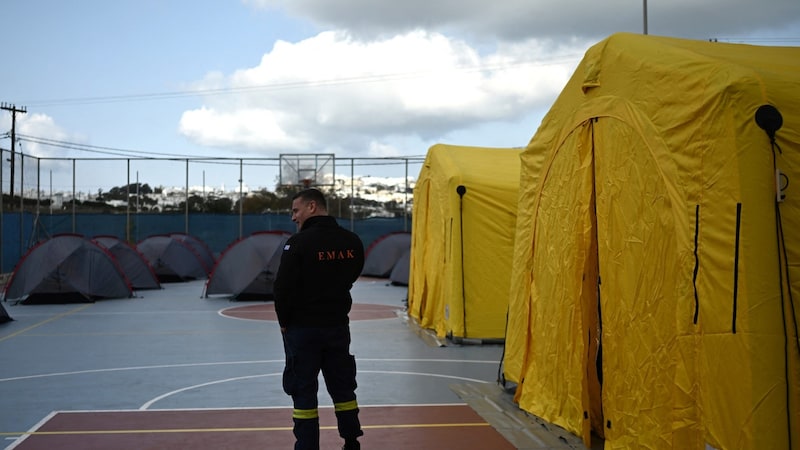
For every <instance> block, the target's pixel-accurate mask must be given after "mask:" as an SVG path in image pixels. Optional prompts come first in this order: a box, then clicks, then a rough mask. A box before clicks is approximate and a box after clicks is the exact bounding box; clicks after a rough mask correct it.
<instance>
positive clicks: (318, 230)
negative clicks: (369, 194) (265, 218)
mask: <svg viewBox="0 0 800 450" xmlns="http://www.w3.org/2000/svg"><path fill="white" fill-rule="evenodd" d="M363 268H364V244H363V243H362V242H361V239H360V238H359V237H358V235H356V234H355V233H352V232H350V231H348V230H346V229H344V228H342V227H341V226H339V224H338V223H337V222H336V219H335V218H333V217H331V216H314V217H309V218H308V219H306V221H305V222H303V227H302V228H301V229H300V231H299V232H298V233H296V234H294V235H293V236H292V237H290V238H289V240H288V241H286V245H285V246H284V247H283V254H282V255H281V265H280V267H279V268H278V274H277V276H276V277H275V284H274V297H275V311H276V312H277V314H278V322H279V323H280V325H281V327H291V326H297V327H332V326H339V325H347V324H348V323H349V320H348V316H347V315H348V313H349V312H350V307H351V306H352V304H353V300H352V297H350V288H352V287H353V283H354V282H355V281H356V280H357V279H358V277H359V275H361V270H362V269H363Z"/></svg>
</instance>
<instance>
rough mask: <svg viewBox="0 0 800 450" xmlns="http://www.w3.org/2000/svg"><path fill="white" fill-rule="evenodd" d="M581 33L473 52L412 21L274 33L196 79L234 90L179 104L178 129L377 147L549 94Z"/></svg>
mask: <svg viewBox="0 0 800 450" xmlns="http://www.w3.org/2000/svg"><path fill="white" fill-rule="evenodd" d="M587 45H588V44H587V43H575V44H572V45H567V46H564V47H561V48H556V49H554V48H552V47H550V46H546V45H542V44H541V43H539V42H537V41H534V40H529V41H524V42H519V43H515V44H505V45H498V46H497V47H496V48H495V49H494V50H493V51H492V52H489V53H487V54H483V55H482V54H481V53H480V52H479V51H478V50H477V49H476V48H474V47H472V46H470V45H469V44H468V43H466V42H465V41H462V40H458V39H453V38H449V37H447V36H444V35H442V34H438V33H428V32H424V31H421V30H416V31H413V32H409V33H406V34H403V35H398V36H394V37H391V38H386V39H380V40H375V41H359V40H355V39H353V38H352V37H351V36H350V35H349V34H347V33H343V32H323V33H320V34H319V35H317V36H314V37H312V38H309V39H306V40H303V41H300V42H298V43H289V42H284V41H279V42H278V43H276V44H275V46H274V47H273V49H272V51H271V52H269V53H267V54H265V55H264V56H263V57H262V59H261V62H260V64H259V65H258V66H256V67H252V68H248V69H242V70H239V71H236V72H234V73H232V74H231V75H229V76H227V77H226V79H225V80H224V81H221V80H220V77H219V75H217V74H215V75H209V76H207V77H206V79H205V80H203V81H201V82H198V83H197V85H198V86H199V87H201V88H204V89H212V88H213V89H217V88H219V87H220V83H221V84H222V85H224V86H226V87H227V88H229V89H230V90H231V91H232V92H234V94H233V95H226V96H209V97H208V98H207V99H206V102H207V106H204V107H202V108H199V109H195V110H191V111H187V112H185V113H184V114H183V117H182V118H181V123H180V132H181V133H182V134H183V135H185V136H186V137H188V138H189V139H191V140H192V141H194V142H196V143H198V144H201V145H209V146H224V147H246V148H250V149H258V150H261V151H264V152H269V153H280V152H286V151H287V150H289V151H318V152H324V151H335V150H337V149H346V150H347V153H349V154H352V153H361V154H364V153H374V152H377V153H381V154H382V153H385V150H376V147H375V146H374V142H378V141H381V140H382V139H383V142H384V143H383V144H381V148H384V147H383V146H389V147H391V146H392V145H394V144H392V143H388V142H386V141H385V139H386V136H395V137H396V138H397V139H398V140H402V139H409V138H416V139H421V140H428V141H429V140H435V139H439V138H441V137H442V136H445V135H447V134H448V133H451V132H453V131H457V130H460V129H465V128H468V127H470V126H473V125H475V124H482V123H487V122H492V121H499V122H503V121H513V120H516V119H517V118H519V117H520V116H521V115H524V114H526V113H528V112H529V111H531V110H532V109H540V108H542V107H545V106H549V104H550V103H551V102H552V100H553V99H554V98H555V96H556V95H557V94H558V92H559V91H560V90H561V88H562V87H563V85H564V83H565V82H566V80H567V79H568V78H569V76H570V75H571V72H572V69H573V67H574V66H575V64H577V62H578V60H579V59H580V57H581V56H582V55H583V52H584V50H585V48H586V47H587ZM554 50H555V51H556V52H557V53H556V54H553V53H551V52H552V51H554ZM521 144H522V143H521ZM406 153H407V151H406Z"/></svg>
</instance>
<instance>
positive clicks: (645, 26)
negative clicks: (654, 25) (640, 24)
mask: <svg viewBox="0 0 800 450" xmlns="http://www.w3.org/2000/svg"><path fill="white" fill-rule="evenodd" d="M642 3H643V4H642V12H643V19H644V20H643V21H644V34H645V36H646V35H647V0H642Z"/></svg>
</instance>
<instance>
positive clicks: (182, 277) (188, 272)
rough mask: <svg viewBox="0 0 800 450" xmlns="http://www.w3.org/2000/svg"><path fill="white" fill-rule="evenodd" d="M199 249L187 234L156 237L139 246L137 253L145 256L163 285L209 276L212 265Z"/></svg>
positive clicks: (144, 240) (137, 245) (148, 238)
mask: <svg viewBox="0 0 800 450" xmlns="http://www.w3.org/2000/svg"><path fill="white" fill-rule="evenodd" d="M198 248H199V247H198V245H197V244H196V243H195V242H193V240H189V239H186V238H185V235H180V236H178V237H173V236H172V235H153V236H149V237H147V238H145V239H143V240H142V241H140V242H139V243H138V244H136V250H138V251H139V252H140V253H141V254H142V255H144V257H145V258H146V259H147V261H148V262H149V263H150V266H151V267H152V268H153V270H154V271H155V273H156V276H157V277H158V279H159V281H161V282H165V281H166V282H169V281H187V280H197V279H204V278H206V277H208V273H209V271H210V270H211V267H212V266H209V265H207V261H208V256H207V255H203V253H202V252H200V251H199V250H198Z"/></svg>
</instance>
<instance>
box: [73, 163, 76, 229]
mask: <svg viewBox="0 0 800 450" xmlns="http://www.w3.org/2000/svg"><path fill="white" fill-rule="evenodd" d="M75 201H76V199H75V158H72V232H73V233H75Z"/></svg>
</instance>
